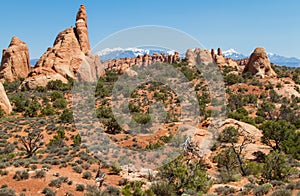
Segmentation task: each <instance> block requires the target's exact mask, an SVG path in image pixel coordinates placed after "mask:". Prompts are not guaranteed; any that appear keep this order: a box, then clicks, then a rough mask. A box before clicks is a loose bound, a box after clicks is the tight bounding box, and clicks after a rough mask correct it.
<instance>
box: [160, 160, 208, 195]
mask: <svg viewBox="0 0 300 196" xmlns="http://www.w3.org/2000/svg"><path fill="white" fill-rule="evenodd" d="M159 175H160V176H161V178H162V180H163V181H164V182H167V183H168V184H169V185H170V186H173V187H174V190H175V192H177V194H180V195H181V194H182V193H186V192H188V191H194V192H196V193H200V192H202V193H206V192H207V191H208V189H209V187H210V185H211V182H210V180H209V178H208V176H207V174H206V168H205V166H204V164H203V163H202V162H201V161H197V162H187V160H186V159H185V158H184V156H179V157H177V158H176V159H175V160H173V161H171V162H170V163H169V164H166V165H164V166H162V167H161V168H160V171H159Z"/></svg>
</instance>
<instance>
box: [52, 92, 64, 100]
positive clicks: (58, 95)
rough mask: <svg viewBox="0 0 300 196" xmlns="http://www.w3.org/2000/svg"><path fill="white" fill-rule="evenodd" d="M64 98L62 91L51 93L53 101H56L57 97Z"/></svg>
mask: <svg viewBox="0 0 300 196" xmlns="http://www.w3.org/2000/svg"><path fill="white" fill-rule="evenodd" d="M63 98H65V97H64V95H63V94H62V93H61V92H58V91H53V92H51V93H50V99H51V101H55V100H56V99H63Z"/></svg>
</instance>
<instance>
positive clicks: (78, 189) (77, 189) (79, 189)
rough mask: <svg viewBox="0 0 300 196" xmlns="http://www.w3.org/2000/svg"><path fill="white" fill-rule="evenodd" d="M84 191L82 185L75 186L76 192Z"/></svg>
mask: <svg viewBox="0 0 300 196" xmlns="http://www.w3.org/2000/svg"><path fill="white" fill-rule="evenodd" d="M84 189H85V187H84V185H83V184H76V191H79V192H83V191H84Z"/></svg>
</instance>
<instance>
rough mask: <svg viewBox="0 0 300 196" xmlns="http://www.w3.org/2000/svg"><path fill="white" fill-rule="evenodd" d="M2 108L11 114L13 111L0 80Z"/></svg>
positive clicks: (0, 102)
mask: <svg viewBox="0 0 300 196" xmlns="http://www.w3.org/2000/svg"><path fill="white" fill-rule="evenodd" d="M0 108H1V109H2V110H3V111H4V113H5V114H9V113H11V111H12V107H11V104H10V102H9V100H8V98H7V95H6V92H5V89H4V86H3V84H2V83H1V82H0Z"/></svg>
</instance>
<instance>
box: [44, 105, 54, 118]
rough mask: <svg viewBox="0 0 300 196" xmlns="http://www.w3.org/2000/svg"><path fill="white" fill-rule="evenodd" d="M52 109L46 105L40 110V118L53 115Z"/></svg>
mask: <svg viewBox="0 0 300 196" xmlns="http://www.w3.org/2000/svg"><path fill="white" fill-rule="evenodd" d="M54 112H55V111H54V109H53V108H52V106H51V105H50V104H47V105H46V106H45V107H43V108H42V109H41V114H42V116H51V115H54Z"/></svg>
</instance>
